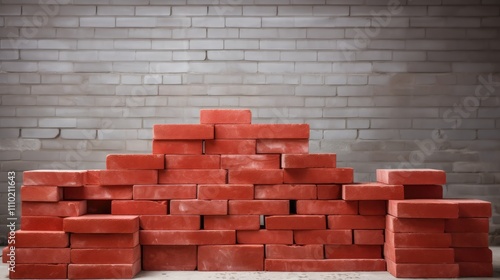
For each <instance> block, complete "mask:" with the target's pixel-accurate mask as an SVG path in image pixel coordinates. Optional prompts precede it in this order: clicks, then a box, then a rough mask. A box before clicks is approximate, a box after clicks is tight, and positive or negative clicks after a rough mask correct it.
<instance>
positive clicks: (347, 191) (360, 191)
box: [342, 183, 405, 200]
mask: <svg viewBox="0 0 500 280" xmlns="http://www.w3.org/2000/svg"><path fill="white" fill-rule="evenodd" d="M404 195H405V194H404V188H403V185H386V184H380V183H362V184H352V185H342V199H344V200H392V199H404Z"/></svg>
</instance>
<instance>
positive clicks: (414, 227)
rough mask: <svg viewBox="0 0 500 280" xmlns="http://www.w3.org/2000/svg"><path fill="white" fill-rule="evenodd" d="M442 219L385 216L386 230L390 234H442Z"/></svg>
mask: <svg viewBox="0 0 500 280" xmlns="http://www.w3.org/2000/svg"><path fill="white" fill-rule="evenodd" d="M444 221H445V220H444V219H412V218H396V217H394V216H391V215H387V216H386V228H387V229H388V230H390V231H392V232H416V233H417V232H422V233H424V232H427V233H444V223H445V222H444Z"/></svg>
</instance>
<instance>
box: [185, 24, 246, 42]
mask: <svg viewBox="0 0 500 280" xmlns="http://www.w3.org/2000/svg"><path fill="white" fill-rule="evenodd" d="M193 25H194V24H193ZM239 33H240V32H239V30H238V28H208V38H221V39H224V38H238V36H239Z"/></svg>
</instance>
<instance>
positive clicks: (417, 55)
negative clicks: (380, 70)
mask: <svg viewBox="0 0 500 280" xmlns="http://www.w3.org/2000/svg"><path fill="white" fill-rule="evenodd" d="M426 58H427V56H426V53H425V52H424V51H394V52H392V60H393V61H425V60H426Z"/></svg>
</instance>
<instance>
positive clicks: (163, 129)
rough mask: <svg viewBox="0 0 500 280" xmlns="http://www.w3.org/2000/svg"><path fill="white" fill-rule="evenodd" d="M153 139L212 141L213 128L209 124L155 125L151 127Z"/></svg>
mask: <svg viewBox="0 0 500 280" xmlns="http://www.w3.org/2000/svg"><path fill="white" fill-rule="evenodd" d="M153 139H155V140H198V139H214V126H213V125H211V124H155V125H153Z"/></svg>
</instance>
